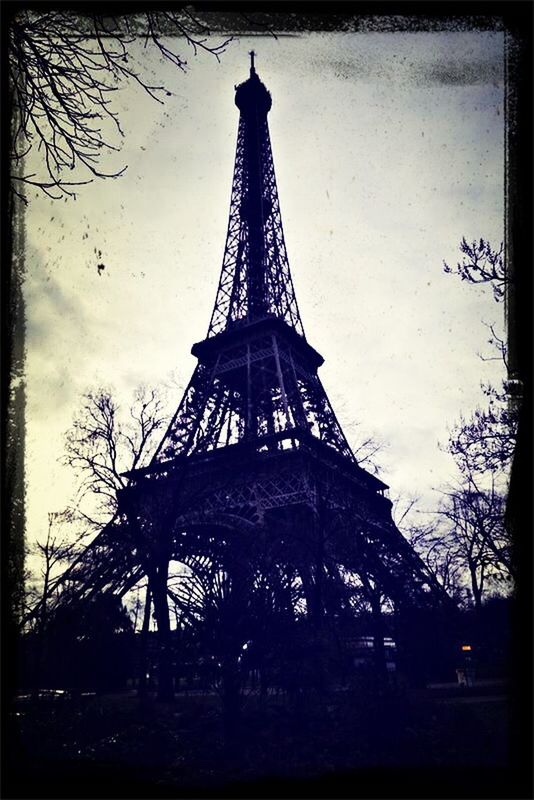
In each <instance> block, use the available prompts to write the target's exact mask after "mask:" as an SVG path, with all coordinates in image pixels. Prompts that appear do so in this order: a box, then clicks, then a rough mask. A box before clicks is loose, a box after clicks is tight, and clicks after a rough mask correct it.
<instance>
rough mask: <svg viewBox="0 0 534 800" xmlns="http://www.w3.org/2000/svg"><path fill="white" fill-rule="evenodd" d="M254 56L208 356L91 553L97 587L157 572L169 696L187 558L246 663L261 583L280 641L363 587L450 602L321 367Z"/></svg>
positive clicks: (204, 344) (203, 350)
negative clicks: (224, 612) (368, 464)
mask: <svg viewBox="0 0 534 800" xmlns="http://www.w3.org/2000/svg"><path fill="white" fill-rule="evenodd" d="M250 57H251V65H250V75H249V78H248V79H247V80H246V81H245V82H244V83H241V84H240V85H239V86H237V87H236V90H235V103H236V105H237V107H238V109H239V127H238V134H237V150H236V158H235V167H234V174H233V182H232V191H231V200H230V215H229V222H228V230H227V235H226V245H225V249H224V258H223V264H222V271H221V277H220V281H219V286H218V289H217V294H216V299H215V306H214V309H213V313H212V316H211V320H210V323H209V328H208V332H207V336H206V338H205V339H204V340H203V341H201V342H197V343H196V344H194V345H193V348H192V351H191V352H192V353H193V355H194V356H195V357H196V358H197V359H198V363H197V366H196V368H195V370H194V372H193V375H192V377H191V380H190V382H189V385H188V386H187V388H186V390H185V392H184V395H183V398H182V401H181V403H180V405H179V407H178V409H177V411H176V413H175V415H174V417H173V419H172V421H171V423H170V425H169V427H168V430H167V431H166V433H165V435H164V437H163V439H162V441H161V443H160V445H159V447H158V448H157V450H156V452H155V454H154V456H153V458H152V460H151V462H150V464H149V465H148V466H146V467H144V468H138V469H135V470H133V471H131V472H130V473H128V478H129V484H128V486H127V488H126V489H124V490H122V492H121V494H120V496H119V507H118V515H117V518H116V520H115V521H114V523H112V524H111V525H110V526H108V528H107V529H106V530H105V531H104V532H103V533H102V535H101V536H100V537H99V538H98V539H97V540H95V543H94V545H93V547H92V548H90V551H91V557H90V558H89V553H88V557H87V558H86V559H85V563H86V567H87V564H93V565H94V566H93V567H89V570H88V572H87V575H88V576H89V577H86V578H85V585H86V586H89V585H90V586H91V587H92V590H93V591H94V590H95V588H96V589H98V590H102V589H104V588H106V587H112V588H113V589H114V591H116V592H118V593H123V592H124V591H126V590H127V589H128V588H129V587H130V586H131V585H132V584H135V582H136V581H137V580H138V579H139V576H140V575H142V574H145V575H147V576H148V579H149V587H150V593H151V597H152V602H153V604H154V614H155V617H156V620H157V625H158V631H159V637H160V643H161V652H162V654H163V655H162V658H161V661H160V676H159V680H160V687H163V689H162V690H161V693H162V694H163V695H165V693H167V695H168V694H170V693H172V689H171V688H170V683H171V675H170V672H171V665H170V656H169V651H170V647H171V645H170V641H171V638H170V637H171V630H170V622H169V605H168V601H169V597H170V598H171V599H172V600H173V601H174V603H175V604H177V605H178V607H180V608H182V611H183V613H184V615H185V616H184V618H186V616H187V613H188V608H189V606H190V603H191V596H192V595H191V592H192V590H191V582H189V583H188V582H187V581H186V580H184V581H182V584H181V588H180V587H179V588H178V589H175V590H171V588H170V581H169V564H170V563H171V562H172V561H176V562H178V563H180V564H181V565H182V566H183V568H185V569H186V570H188V575H189V577H190V579H191V580H192V576H194V575H196V576H197V577H198V575H199V574H201V575H203V576H204V578H205V579H206V580H205V581H204V584H203V585H204V586H206V581H207V582H208V583H209V582H210V581H211V583H209V585H210V586H212V587H213V585H214V581H215V580H216V577H215V576H218V577H217V580H218V581H219V589H220V593H222V594H225V596H226V601H227V608H228V609H231V610H232V611H231V613H232V614H233V617H232V620H233V621H232V622H231V625H230V627H232V626H233V627H234V628H235V637H236V641H235V643H234V644H235V647H234V651H233V653H234V655H233V658H234V662H235V660H236V658H237V657H238V651H240V649H242V647H243V646H244V642H243V638H244V637H245V635H249V634H245V633H243V631H245V630H249V631H250V626H249V627H248V628H247V627H246V625H245V626H244V627H243V626H241V627H242V630H241V631H239V630H238V629H239V627H240V624H241V623H240V620H242V619H243V615H244V609H250V608H251V603H252V602H253V599H254V597H257V596H258V592H259V588H258V587H260V586H263V588H264V589H265V587H268V590H269V592H270V597H271V606H270V608H271V610H272V607H273V605H274V606H275V607H276V609H277V614H275V615H274V616H273V615H271V619H272V620H273V622H272V625H271V630H270V634H269V636H270V639H269V641H273V640H276V636H277V629H276V620H280V619H282V618H284V619H288V618H290V619H294V618H295V617H296V616H298V615H300V616H301V617H302V616H303V617H305V618H307V619H308V620H309V621H310V624H311V626H312V627H314V629H315V630H319V631H321V630H323V631H324V630H325V629H327V628H328V629H329V628H331V627H332V626H333V625H335V624H336V621H339V620H340V619H342V618H346V617H347V614H348V615H349V618H350V610H351V597H352V598H353V596H354V587H358V590H361V591H363V593H364V595H365V597H366V598H367V600H368V602H369V603H370V604H371V607H372V608H373V610H374V612H375V614H376V616H377V618H378V619H379V618H380V603H381V602H382V601H383V599H384V598H385V599H387V600H388V601H389V602H390V603H391V604H392V607H393V608H394V609H395V612H396V613H397V615H401V616H402V614H404V619H408V616H409V612H410V610H413V609H432V608H436V607H440V606H446V605H447V602H448V597H447V596H446V595H445V593H444V592H443V590H442V589H441V587H440V586H439V584H438V583H437V582H436V581H435V580H434V578H433V576H432V575H431V574H430V573H429V572H428V570H427V569H426V568H425V566H424V564H423V562H422V561H421V560H420V559H419V557H418V556H417V555H416V553H415V552H414V551H413V550H412V548H411V547H410V545H409V544H408V542H407V541H406V540H405V539H404V538H403V536H402V535H401V534H400V533H399V531H398V530H397V528H396V527H395V525H394V523H393V521H392V516H391V502H390V501H389V499H388V498H387V497H386V490H387V488H388V487H387V486H386V484H384V483H383V482H382V481H381V480H379V479H378V478H377V477H376V476H374V475H372V474H371V473H369V472H368V471H366V470H365V469H363V468H362V467H361V466H360V465H359V464H358V463H357V460H356V458H355V456H354V454H353V452H352V450H351V447H350V445H349V443H348V441H347V439H346V437H345V435H344V433H343V431H342V429H341V427H340V424H339V422H338V420H337V418H336V415H335V413H334V410H333V408H332V406H331V404H330V402H329V400H328V397H327V394H326V392H325V390H324V388H323V386H322V383H321V380H320V378H319V376H318V369H319V367H320V366H321V364H322V363H323V357H322V356H321V355H320V354H319V353H318V352H317V350H315V349H314V348H313V346H312V345H311V344H310V343H309V342H308V340H307V338H306V335H305V333H304V327H303V324H302V320H301V316H300V312H299V308H298V304H297V300H296V296H295V291H294V287H293V282H292V278H291V272H290V268H289V262H288V256H287V251H286V246H285V241H284V233H283V228H282V218H281V213H280V204H279V199H278V191H277V185H276V178H275V171H274V163H273V156H272V151H271V143H270V136H269V127H268V122H267V116H268V113H269V110H270V108H271V102H272V101H271V95H270V93H269V92H268V90H267V89H266V87H265V86H264V84H263V83H262V82H261V80H260V78H259V76H258V74H257V72H256V69H255V64H254V53H253V52H252V53H251V54H250ZM99 553H100V556H99ZM110 554H111V555H110ZM91 573H92V575H91ZM208 578H209V580H208ZM188 587H189V588H188ZM263 596H264V597H265V593H264V595H263ZM231 597H233V598H234V604H233V605H232V602H230V600H229V598H231ZM273 598H274V599H273ZM188 604H189V605H188ZM197 616H198V608H197ZM255 620H256V622H255V625H254V626H253V628H254V630H255V631H256V632H257V630H258V628H259V627H261V625H260V623H258V617H257V616H256V617H255ZM234 623H235V624H234ZM213 624H214V625H217V626H219V625H220V624H221V623H220V619H218V620H217V621H216V622H215V623H213ZM405 629H406V626H405ZM256 635H257V634H256V633H253V634H252V635H251V636H252V640H254V636H256Z"/></svg>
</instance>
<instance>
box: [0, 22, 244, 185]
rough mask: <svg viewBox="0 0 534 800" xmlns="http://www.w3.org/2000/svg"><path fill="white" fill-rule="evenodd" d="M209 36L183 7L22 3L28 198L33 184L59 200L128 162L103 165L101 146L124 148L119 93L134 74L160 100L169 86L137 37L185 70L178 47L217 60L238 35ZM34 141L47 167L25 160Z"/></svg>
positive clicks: (16, 120) (17, 138)
mask: <svg viewBox="0 0 534 800" xmlns="http://www.w3.org/2000/svg"><path fill="white" fill-rule="evenodd" d="M210 35H211V31H210V29H209V27H208V26H207V25H206V24H205V23H204V22H202V21H201V20H200V19H199V18H198V17H197V16H195V15H194V14H193V13H192V11H191V10H190V9H185V8H183V9H176V10H172V9H168V10H158V9H154V10H149V11H143V12H138V13H134V14H128V15H126V14H113V13H110V14H109V15H107V14H103V13H94V12H91V11H88V10H87V9H76V10H71V9H54V10H51V9H40V8H39V7H35V8H33V9H28V8H21V9H20V10H19V11H18V12H17V13H16V14H15V15H14V16H13V18H12V19H11V24H10V26H9V93H10V99H11V103H12V108H13V120H12V142H11V157H12V163H13V174H12V179H13V183H14V186H13V190H14V192H15V193H16V194H17V195H18V196H19V197H20V198H21V199H23V200H24V201H25V198H24V195H23V191H24V188H25V187H29V186H31V187H36V188H37V189H40V190H42V191H43V192H45V193H46V194H47V195H48V196H49V197H52V198H54V199H57V198H60V197H62V196H65V195H73V194H74V189H75V188H76V187H79V186H81V185H83V184H86V183H90V182H91V181H92V180H93V179H94V178H95V177H98V178H106V177H113V178H116V177H118V176H119V175H121V174H122V173H123V172H124V170H125V169H126V167H123V168H122V169H120V170H118V171H116V172H111V173H110V172H106V171H104V170H103V169H102V168H101V167H100V159H101V155H102V153H103V152H105V151H107V150H118V149H119V147H118V146H117V144H116V143H115V141H114V138H113V136H112V134H113V132H115V133H116V134H119V135H120V136H122V135H123V132H122V129H121V125H120V121H119V118H118V116H117V113H116V112H115V111H114V110H113V106H112V104H111V97H112V94H113V92H115V91H117V89H119V88H121V87H122V86H123V85H124V84H125V83H126V82H134V83H135V84H137V85H138V86H140V87H141V88H142V89H143V90H144V91H145V92H147V93H148V94H149V95H150V96H151V97H152V98H154V99H155V100H157V101H158V102H163V101H162V99H161V98H162V96H165V95H170V94H171V92H169V91H167V90H166V89H165V88H164V87H163V86H162V85H159V84H157V83H156V84H154V83H153V82H152V81H151V80H150V79H149V78H148V77H147V74H146V73H147V70H146V66H145V65H143V63H142V60H140V59H139V60H140V61H141V63H138V62H137V63H136V58H135V54H134V53H133V47H132V43H133V42H134V41H135V40H136V39H138V40H139V41H140V42H142V43H143V46H144V47H143V52H146V50H147V49H152V50H155V51H156V53H157V55H158V56H159V57H160V58H163V59H166V60H167V61H169V62H170V63H171V64H172V65H173V66H175V67H176V68H177V69H179V70H182V71H185V69H186V67H187V61H186V59H185V58H184V56H183V55H181V53H180V52H179V49H180V51H181V46H184V45H185V46H188V47H190V48H191V49H192V51H193V53H194V54H195V55H196V54H197V53H198V52H199V51H203V52H206V53H209V54H210V55H213V56H214V57H215V58H216V59H217V60H218V59H219V57H220V55H221V54H222V53H223V52H224V50H225V48H226V46H227V45H228V44H229V42H230V41H231V37H226V38H222V39H221V40H219V41H218V42H213V41H212V40H211V39H210ZM33 148H36V149H37V150H38V151H39V153H40V154H41V155H42V165H41V168H40V169H39V171H38V172H32V173H25V172H24V169H23V167H22V162H23V159H24V158H25V157H26V156H27V155H28V154H29V152H30V151H31V150H32V149H33ZM80 170H81V172H82V174H81V175H80V176H79V177H77V173H78V172H79V171H80Z"/></svg>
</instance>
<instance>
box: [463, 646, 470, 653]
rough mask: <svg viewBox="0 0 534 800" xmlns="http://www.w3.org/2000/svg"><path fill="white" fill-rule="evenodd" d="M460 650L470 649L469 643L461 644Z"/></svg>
mask: <svg viewBox="0 0 534 800" xmlns="http://www.w3.org/2000/svg"><path fill="white" fill-rule="evenodd" d="M462 650H463V651H464V652H466V651H469V650H471V645H470V644H463V645H462Z"/></svg>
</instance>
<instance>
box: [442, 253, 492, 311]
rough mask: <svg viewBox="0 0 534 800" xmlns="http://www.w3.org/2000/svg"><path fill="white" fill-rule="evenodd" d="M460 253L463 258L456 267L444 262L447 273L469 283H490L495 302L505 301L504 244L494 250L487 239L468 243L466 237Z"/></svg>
mask: <svg viewBox="0 0 534 800" xmlns="http://www.w3.org/2000/svg"><path fill="white" fill-rule="evenodd" d="M460 251H461V253H462V256H463V258H462V260H461V261H459V262H458V263H457V264H456V266H455V267H450V266H449V265H448V264H447V263H446V262H445V261H444V262H443V267H444V270H445V272H448V273H452V274H454V275H459V277H460V278H461V279H462V280H463V281H467V282H468V283H488V284H490V285H491V288H492V290H493V296H494V298H495V300H496V301H497V302H498V303H499V302H501V301H502V300H504V295H505V287H506V281H507V275H506V269H505V262H504V245H503V243H502V242H501V245H500V247H499V249H498V250H494V249H493V248H492V246H491V244H490V243H489V242H488V241H486V240H485V239H479V241H478V242H477V241H473V242H468V241H467V239H466V238H465V237H464V238H463V239H462V241H461V242H460Z"/></svg>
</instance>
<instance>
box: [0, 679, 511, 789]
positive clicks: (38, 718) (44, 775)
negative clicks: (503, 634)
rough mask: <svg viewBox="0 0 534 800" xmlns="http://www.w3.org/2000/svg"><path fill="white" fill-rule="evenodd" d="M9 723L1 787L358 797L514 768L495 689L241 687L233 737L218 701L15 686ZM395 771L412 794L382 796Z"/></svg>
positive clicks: (501, 774)
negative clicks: (303, 693)
mask: <svg viewBox="0 0 534 800" xmlns="http://www.w3.org/2000/svg"><path fill="white" fill-rule="evenodd" d="M12 722H13V723H14V726H13V733H12V735H11V737H10V751H11V752H10V763H11V771H10V780H11V786H10V787H9V790H10V793H9V792H8V793H7V794H5V795H4V796H5V797H43V798H44V797H54V798H59V797H109V798H112V797H159V796H173V797H186V796H187V797H192V796H202V797H205V796H217V797H219V796H229V797H237V796H247V797H253V796H262V797H269V796H280V794H281V791H283V792H284V794H286V793H287V794H286V796H325V797H330V796H339V797H347V796H355V794H356V795H357V796H362V794H361V792H362V790H363V789H364V787H365V791H364V793H363V796H395V797H397V796H399V797H400V796H411V797H416V796H421V797H430V796H443V797H445V796H454V793H449V792H448V791H447V787H448V786H449V784H448V783H447V781H449V783H450V781H453V780H457V781H460V782H461V780H463V777H462V776H464V777H465V779H466V780H473V778H474V776H476V775H477V774H479V772H480V773H481V774H482V773H483V774H484V775H485V776H486V778H488V776H490V777H491V776H494V781H493V785H495V787H496V786H497V784H498V782H499V781H501V783H502V781H503V780H504V778H505V775H506V772H507V768H508V767H509V757H508V736H507V728H508V703H507V698H506V695H505V694H504V688H503V687H499V686H495V685H493V686H484V685H479V686H478V687H477V686H475V687H472V688H470V689H464V690H463V692H461V691H460V690H459V689H458V688H457V687H453V686H450V687H445V686H444V687H435V688H433V689H425V690H419V691H415V690H403V691H399V690H396V691H395V692H388V693H386V694H383V695H379V696H377V695H373V694H370V693H365V692H361V691H360V692H354V691H352V692H336V693H334V694H332V695H331V696H330V697H329V698H328V699H324V700H320V699H318V698H313V697H307V698H301V699H300V701H291V702H290V701H288V700H287V699H286V698H284V697H283V696H275V695H269V696H268V697H266V698H263V699H261V700H260V698H258V697H256V696H250V697H247V698H246V699H245V703H244V708H243V711H242V716H241V720H240V723H239V726H238V727H237V728H236V729H235V730H233V731H232V732H231V734H230V735H229V734H228V733H226V735H225V731H224V730H223V725H222V721H221V715H220V712H219V699H218V697H217V696H216V695H213V694H200V693H198V694H192V693H191V694H181V695H179V696H178V697H177V699H176V701H175V702H174V703H173V704H162V703H158V702H157V701H156V700H155V699H153V698H151V699H149V700H146V701H141V700H140V699H139V698H137V697H136V696H135V693H134V692H133V691H132V692H121V693H115V694H108V695H100V696H97V695H94V694H82V695H81V696H78V697H71V696H69V695H68V694H64V695H55V696H54V695H51V696H49V697H40V698H39V699H38V700H35V699H32V698H31V697H29V696H20V697H19V698H18V700H17V701H16V704H15V709H14V711H13V717H12ZM438 774H440V775H442V776H444V782H442V783H441V784H440V785H436V783H435V778H436V776H437V775H438ZM396 776H401V784H402V780H408V779H409V778H410V776H417V778H418V781H417V786H418V791H417V792H416V791H410V790H408V789H407V792H408V793H407V794H406V795H403V794H402V793H401V792H402V789H401V788H400V784H397V793H396V794H394V795H389V794H380V793H377V792H378V789H379V786H381V785H382V784H383V783H384V781H386V782H387V781H389V782H390V783H391V782H392V783H393V784H395V783H396V781H397V777H396ZM426 781H431V782H434V783H433V786H432V789H433V790H429V789H428V787H427V790H426V791H425V782H426ZM302 782H304V783H302ZM355 786H360V787H361V789H360V791H358V792H357V791H356V789H355ZM282 787H283V788H282ZM449 788H450V787H449ZM436 789H437V791H438V794H435V791H436ZM301 791H303V792H304V794H301ZM440 791H443V794H439V792H440ZM323 792H324V794H323ZM458 796H459V795H458ZM465 796H469V797H471V796H483V797H489V796H497V795H493V794H492V795H489V794H487V793H484V792H483V793H482V794H478V795H477V794H475V795H472V794H468V793H466V795H465ZM503 796H511V795H503Z"/></svg>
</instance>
